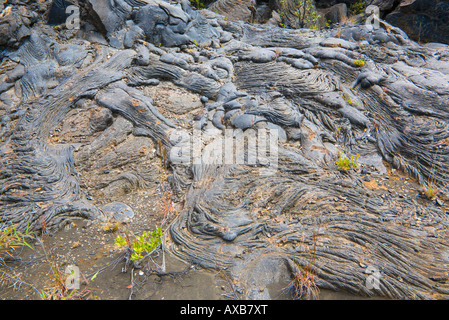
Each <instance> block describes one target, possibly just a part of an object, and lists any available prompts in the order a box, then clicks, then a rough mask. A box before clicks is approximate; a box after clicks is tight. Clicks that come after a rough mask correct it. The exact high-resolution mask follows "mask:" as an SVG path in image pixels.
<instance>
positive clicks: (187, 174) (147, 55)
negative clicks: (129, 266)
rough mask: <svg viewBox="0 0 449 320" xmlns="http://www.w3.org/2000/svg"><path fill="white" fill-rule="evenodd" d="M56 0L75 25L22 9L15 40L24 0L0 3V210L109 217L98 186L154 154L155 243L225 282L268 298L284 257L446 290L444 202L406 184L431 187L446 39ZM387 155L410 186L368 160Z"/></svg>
mask: <svg viewBox="0 0 449 320" xmlns="http://www.w3.org/2000/svg"><path fill="white" fill-rule="evenodd" d="M76 3H77V5H80V7H81V9H82V10H80V12H82V17H81V18H86V19H87V18H89V19H90V20H86V21H84V20H83V19H81V20H82V25H81V26H80V31H79V32H72V31H70V32H69V30H66V29H64V28H63V27H60V28H52V27H50V26H48V25H46V24H45V23H41V22H42V21H39V22H38V23H36V22H35V23H31V21H30V23H29V24H26V28H28V29H29V35H28V36H23V37H19V38H17V34H16V33H15V32H16V31H17V30H18V29H17V28H16V26H17V25H18V24H20V23H21V22H23V21H26V19H25V18H26V16H27V15H28V14H29V12H28V11H27V10H24V9H20V8H23V6H22V5H17V6H14V8H12V9H11V10H10V11H4V13H3V14H2V17H1V18H0V25H2V26H3V25H4V26H5V28H6V29H7V30H10V31H11V32H10V33H9V34H8V36H11V39H7V38H4V39H3V45H2V55H1V57H2V62H1V63H0V225H1V226H4V225H7V224H15V225H16V226H17V228H18V230H25V229H26V228H29V229H30V230H36V231H39V230H42V228H43V225H44V226H45V228H46V229H47V230H58V229H60V228H61V227H63V226H64V224H66V223H67V222H68V221H70V220H72V219H76V218H83V219H100V220H108V219H109V218H110V217H111V216H114V215H116V216H117V218H118V219H119V220H120V219H121V218H125V220H126V218H130V217H131V216H132V213H133V208H132V206H131V204H130V203H125V202H126V201H115V200H113V199H111V197H114V196H117V195H123V194H127V193H128V194H130V193H131V194H132V193H134V192H135V193H136V194H137V193H138V191H142V190H148V188H149V185H151V184H152V181H154V179H155V178H154V176H155V175H157V172H155V171H157V170H158V168H159V167H158V166H157V165H155V164H154V162H153V163H152V162H151V161H150V160H151V159H152V157H153V158H154V157H156V156H158V157H161V158H163V159H162V160H163V161H161V162H160V164H161V167H164V170H166V171H167V176H168V177H167V178H166V179H164V180H166V181H164V182H166V183H167V186H166V187H167V188H169V189H170V191H173V194H174V195H175V196H174V199H175V200H179V201H182V204H183V205H182V209H181V210H180V211H179V213H178V214H177V215H176V218H175V219H174V220H173V221H172V222H171V224H170V226H169V228H168V230H166V234H165V236H166V242H165V244H166V246H164V249H165V250H170V252H172V253H173V254H174V255H176V256H177V257H179V258H180V259H183V260H185V261H189V262H191V263H196V264H198V265H200V266H202V267H204V268H212V269H213V268H215V269H219V270H226V271H227V272H229V276H230V277H232V278H233V279H234V280H238V282H239V283H240V285H241V288H239V291H240V297H242V298H273V297H270V295H269V292H268V290H267V289H266V287H267V286H269V285H270V284H271V283H272V282H273V281H280V279H284V280H285V279H298V278H301V277H304V276H307V275H305V274H303V272H305V271H304V270H311V271H310V272H313V275H314V279H316V280H315V283H316V285H317V286H318V287H319V288H323V289H330V290H336V291H341V290H344V291H347V292H350V293H352V294H355V295H360V296H372V295H379V296H383V297H388V298H393V299H407V298H413V299H433V298H440V299H447V298H448V297H449V285H448V274H447V265H448V264H449V255H448V252H449V244H448V243H449V242H448V240H449V235H448V233H447V230H448V228H449V218H448V216H447V213H446V211H447V208H445V207H444V206H441V205H437V204H438V203H440V204H441V203H442V202H441V201H439V202H435V201H429V200H428V199H425V198H423V197H416V195H417V194H418V193H419V192H421V191H418V190H417V189H416V188H417V186H418V187H419V185H422V186H429V184H431V187H432V188H438V190H439V191H440V193H438V195H437V196H438V197H442V198H444V199H445V198H446V197H447V185H448V182H449V167H448V166H447V163H448V161H449V152H448V150H449V143H448V141H449V121H448V119H449V110H448V105H449V62H448V61H449V51H448V49H447V47H445V46H441V45H429V46H421V45H420V44H418V43H416V42H414V41H412V40H410V39H409V38H408V37H407V35H406V34H405V33H404V32H403V31H402V30H400V29H399V28H396V27H394V26H392V25H390V24H389V23H387V22H385V21H380V26H379V29H377V30H368V29H367V28H366V27H365V25H352V26H340V27H339V28H338V29H337V30H334V29H327V30H310V29H288V28H279V27H276V26H273V25H256V24H251V23H243V22H241V21H230V20H228V19H225V17H224V16H222V15H220V14H217V13H215V12H211V11H208V10H203V11H196V10H193V9H192V8H191V7H190V5H189V3H188V2H186V1H182V2H178V3H175V2H173V3H170V2H165V1H159V0H146V1H136V0H121V1H119V0H116V1H103V2H102V1H94V0H91V1H90V2H89V3H84V2H76ZM16 9H17V10H16ZM13 31H14V32H13ZM8 32H9V31H8ZM87 32H96V33H97V34H102V35H103V36H105V39H106V40H107V41H108V42H103V43H101V42H97V41H96V40H95V41H92V42H91V41H90V40H88V39H89V37H86V33H87ZM90 35H93V34H92V33H90ZM97 39H98V38H97ZM167 83H170V85H167ZM156 148H157V150H156ZM265 151H267V152H265ZM351 156H352V158H351ZM345 157H346V158H348V159H353V162H355V164H354V163H351V164H350V165H348V166H345V165H344V164H342V162H344V160H345V159H346V158H345ZM348 159H346V160H348ZM158 160H159V159H158ZM393 169H394V170H396V171H400V172H401V174H402V175H404V176H408V177H410V178H413V179H414V180H413V187H411V185H412V183H407V184H406V183H405V182H403V180H400V179H398V178H397V176H396V179H390V177H389V176H385V175H386V174H389V173H390V172H393ZM387 177H388V178H387ZM401 178H402V177H401ZM391 180H394V181H391ZM410 182H411V180H410ZM404 193H405V194H404ZM105 203H112V204H111V205H106V206H104V204H105ZM142 205H143V206H144V205H145V203H143V204H142ZM123 210H124V211H123ZM148 212H150V210H148ZM122 213H125V217H123V216H122ZM134 219H135V218H134ZM368 267H369V268H368ZM373 268H375V270H378V273H379V274H380V275H381V278H380V279H381V280H380V285H379V286H378V287H377V288H373V289H370V288H368V287H367V286H366V279H367V272H368V270H372V269H373ZM260 287H262V288H260ZM240 289H241V290H240ZM288 289H291V291H292V293H293V296H294V297H297V298H305V297H313V296H314V295H313V292H310V290H307V292H304V290H303V289H305V288H303V287H302V286H301V283H298V282H294V281H291V282H290V285H289V287H288ZM309 289H310V288H309Z"/></svg>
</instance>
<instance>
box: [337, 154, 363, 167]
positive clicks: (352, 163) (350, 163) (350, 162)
mask: <svg viewBox="0 0 449 320" xmlns="http://www.w3.org/2000/svg"><path fill="white" fill-rule="evenodd" d="M359 157H360V154H357V155H356V156H355V157H354V156H353V155H352V156H351V158H348V157H347V156H346V155H342V154H341V153H339V154H338V160H337V161H336V162H335V164H336V165H337V167H338V170H340V171H349V170H350V169H353V168H357V166H358V164H357V159H358V158H359Z"/></svg>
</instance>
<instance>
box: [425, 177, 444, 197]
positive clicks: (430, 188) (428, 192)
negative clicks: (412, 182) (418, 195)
mask: <svg viewBox="0 0 449 320" xmlns="http://www.w3.org/2000/svg"><path fill="white" fill-rule="evenodd" d="M421 187H422V190H423V194H424V196H425V197H426V198H427V199H429V200H433V199H435V197H436V196H437V194H438V193H440V191H441V190H440V189H439V188H437V187H435V186H434V184H433V182H432V181H431V182H430V183H429V184H423V185H422V186H421Z"/></svg>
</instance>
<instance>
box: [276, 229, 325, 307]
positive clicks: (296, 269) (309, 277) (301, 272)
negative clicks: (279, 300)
mask: <svg viewBox="0 0 449 320" xmlns="http://www.w3.org/2000/svg"><path fill="white" fill-rule="evenodd" d="M303 242H304V240H303ZM316 245H317V236H316V233H314V234H313V238H312V248H310V246H306V247H305V248H306V254H307V255H308V262H307V263H306V265H305V266H302V265H301V264H300V263H299V262H298V261H297V260H294V261H293V265H292V269H293V270H292V277H293V279H292V281H291V282H290V284H289V285H288V286H287V288H285V289H284V290H288V291H290V292H291V293H292V296H293V298H294V299H306V300H316V299H318V296H319V288H318V286H317V280H318V277H317V275H316V272H315V271H314V269H313V263H314V262H315V259H316Z"/></svg>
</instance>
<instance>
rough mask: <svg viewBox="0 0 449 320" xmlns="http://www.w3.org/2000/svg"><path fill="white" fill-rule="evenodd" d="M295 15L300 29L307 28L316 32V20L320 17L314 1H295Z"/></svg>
mask: <svg viewBox="0 0 449 320" xmlns="http://www.w3.org/2000/svg"><path fill="white" fill-rule="evenodd" d="M296 8H297V10H296V11H295V15H296V16H297V17H298V22H299V26H300V28H304V27H307V26H309V27H310V29H313V30H318V19H319V18H321V15H319V14H318V12H317V10H316V7H315V1H313V0H297V1H296Z"/></svg>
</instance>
